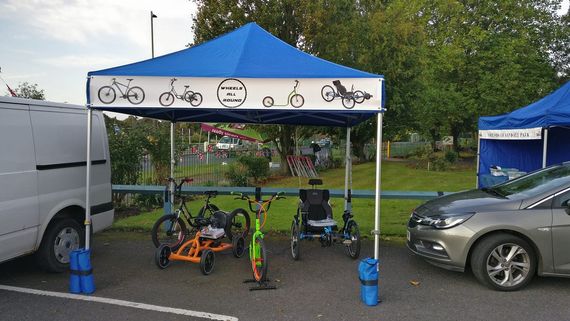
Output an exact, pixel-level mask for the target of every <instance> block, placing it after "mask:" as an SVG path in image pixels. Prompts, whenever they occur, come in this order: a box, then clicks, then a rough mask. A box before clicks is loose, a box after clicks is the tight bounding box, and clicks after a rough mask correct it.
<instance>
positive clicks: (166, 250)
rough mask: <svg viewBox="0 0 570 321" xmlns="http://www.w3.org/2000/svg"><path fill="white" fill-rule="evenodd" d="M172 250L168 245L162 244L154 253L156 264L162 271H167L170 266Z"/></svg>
mask: <svg viewBox="0 0 570 321" xmlns="http://www.w3.org/2000/svg"><path fill="white" fill-rule="evenodd" d="M171 253H172V250H171V249H170V247H168V245H166V244H162V245H160V246H159V247H158V248H157V249H156V250H155V252H154V263H155V264H156V266H158V267H159V268H160V269H161V270H164V269H166V268H167V267H168V266H169V265H170V254H171Z"/></svg>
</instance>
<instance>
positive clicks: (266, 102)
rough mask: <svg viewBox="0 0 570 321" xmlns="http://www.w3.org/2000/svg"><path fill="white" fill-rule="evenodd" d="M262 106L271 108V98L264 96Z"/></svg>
mask: <svg viewBox="0 0 570 321" xmlns="http://www.w3.org/2000/svg"><path fill="white" fill-rule="evenodd" d="M263 106H265V107H271V106H273V98H272V97H271V96H266V97H265V98H263Z"/></svg>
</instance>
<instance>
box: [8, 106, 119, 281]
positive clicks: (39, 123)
mask: <svg viewBox="0 0 570 321" xmlns="http://www.w3.org/2000/svg"><path fill="white" fill-rule="evenodd" d="M86 125H87V113H86V110H85V107H83V106H74V105H68V104H59V103H51V102H45V101H39V100H29V99H21V98H11V97H0V262H3V261H6V260H9V259H12V258H15V257H18V256H21V255H25V254H29V253H33V252H37V253H36V257H37V259H38V260H37V261H38V263H39V264H40V265H41V266H42V267H44V268H45V269H47V270H49V271H54V272H59V271H64V270H65V269H67V267H68V264H69V252H70V251H71V250H73V249H76V248H78V247H81V246H83V243H84V242H85V240H84V223H83V222H84V215H85V170H86V169H85V166H86V164H87V162H86V146H87V145H86V142H87V130H86ZM92 139H93V145H92V146H93V149H92V160H93V167H92V170H93V172H92V180H91V181H92V184H93V185H92V187H91V191H92V194H91V199H92V204H93V206H92V208H91V209H92V212H91V213H92V215H93V217H92V227H93V231H94V232H97V231H100V230H102V229H104V228H106V227H109V226H110V225H111V224H112V223H113V217H114V209H113V203H112V198H111V169H110V160H109V147H108V143H107V134H106V131H105V123H104V118H103V114H102V113H100V112H94V113H93V134H92Z"/></svg>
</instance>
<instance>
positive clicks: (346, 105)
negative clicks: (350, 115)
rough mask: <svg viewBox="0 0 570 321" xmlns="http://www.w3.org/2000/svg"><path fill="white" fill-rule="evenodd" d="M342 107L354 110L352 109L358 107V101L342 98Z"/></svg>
mask: <svg viewBox="0 0 570 321" xmlns="http://www.w3.org/2000/svg"><path fill="white" fill-rule="evenodd" d="M342 105H343V106H344V108H346V109H352V108H354V105H356V101H355V100H354V98H352V97H343V98H342Z"/></svg>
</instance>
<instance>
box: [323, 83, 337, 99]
mask: <svg viewBox="0 0 570 321" xmlns="http://www.w3.org/2000/svg"><path fill="white" fill-rule="evenodd" d="M321 96H322V97H323V99H324V100H325V101H328V102H331V101H332V100H333V99H334V96H335V92H334V89H333V87H331V86H329V85H325V86H323V88H322V89H321Z"/></svg>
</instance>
